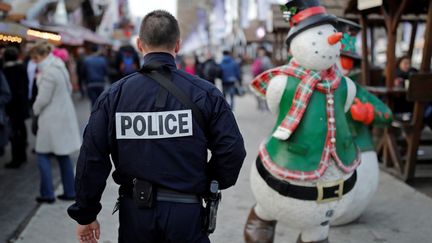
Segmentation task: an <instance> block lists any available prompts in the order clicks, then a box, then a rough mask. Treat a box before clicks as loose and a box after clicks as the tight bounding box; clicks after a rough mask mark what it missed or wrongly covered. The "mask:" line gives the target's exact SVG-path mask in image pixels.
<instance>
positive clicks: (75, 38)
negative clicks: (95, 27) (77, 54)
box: [21, 21, 112, 46]
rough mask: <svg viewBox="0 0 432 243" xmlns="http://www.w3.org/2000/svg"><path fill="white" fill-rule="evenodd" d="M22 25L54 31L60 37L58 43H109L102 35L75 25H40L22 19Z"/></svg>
mask: <svg viewBox="0 0 432 243" xmlns="http://www.w3.org/2000/svg"><path fill="white" fill-rule="evenodd" d="M21 23H23V24H24V25H26V26H28V27H29V28H32V29H38V30H45V31H48V32H51V33H56V34H58V35H59V36H60V37H61V40H60V43H61V44H63V45H70V46H79V45H82V44H83V43H84V42H85V41H86V42H90V43H94V44H99V45H111V44H112V43H111V41H110V40H108V39H107V38H104V37H103V36H100V35H98V34H96V33H95V32H93V31H91V30H89V29H87V28H85V27H82V26H75V25H64V26H62V25H40V24H38V23H34V22H28V21H22V22H21Z"/></svg>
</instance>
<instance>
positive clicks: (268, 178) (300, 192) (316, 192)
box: [256, 157, 357, 203]
mask: <svg viewBox="0 0 432 243" xmlns="http://www.w3.org/2000/svg"><path fill="white" fill-rule="evenodd" d="M256 167H257V170H258V173H259V174H260V176H261V177H262V178H263V179H264V181H265V182H266V183H267V185H268V186H269V187H271V188H273V189H274V190H275V191H277V192H278V193H279V194H281V195H283V196H286V197H292V198H296V199H300V200H308V201H317V203H324V202H331V201H337V200H340V199H341V198H342V196H343V195H345V194H347V193H348V192H350V191H351V189H353V187H354V185H355V183H356V180H357V173H356V171H354V172H353V174H352V175H351V176H350V177H349V178H348V179H346V180H345V181H344V180H337V181H334V182H326V183H319V182H318V183H317V185H316V186H299V185H294V184H291V183H289V182H287V181H283V180H280V179H278V178H276V177H274V176H273V175H272V174H270V172H268V171H267V170H266V168H265V167H264V165H263V164H262V161H261V159H260V157H258V158H257V160H256Z"/></svg>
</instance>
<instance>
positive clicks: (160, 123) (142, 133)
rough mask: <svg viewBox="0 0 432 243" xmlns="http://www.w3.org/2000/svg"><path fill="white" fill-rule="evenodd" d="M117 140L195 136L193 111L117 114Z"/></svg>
mask: <svg viewBox="0 0 432 243" xmlns="http://www.w3.org/2000/svg"><path fill="white" fill-rule="evenodd" d="M116 135H117V139H160V138H172V137H185V136H192V135H193V127H192V112H191V110H180V111H164V112H117V113H116Z"/></svg>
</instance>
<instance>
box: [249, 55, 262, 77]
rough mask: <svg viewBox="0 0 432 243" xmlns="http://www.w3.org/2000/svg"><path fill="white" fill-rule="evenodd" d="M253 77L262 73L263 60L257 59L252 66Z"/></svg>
mask: <svg viewBox="0 0 432 243" xmlns="http://www.w3.org/2000/svg"><path fill="white" fill-rule="evenodd" d="M251 69H252V74H253V76H257V75H258V74H260V73H261V72H262V60H261V58H256V59H255V61H254V62H253V63H252V66H251Z"/></svg>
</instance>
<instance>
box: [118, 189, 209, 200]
mask: <svg viewBox="0 0 432 243" xmlns="http://www.w3.org/2000/svg"><path fill="white" fill-rule="evenodd" d="M132 190H133V189H132V186H126V185H121V186H120V188H119V194H120V197H132V194H133V192H132ZM156 201H158V202H174V203H201V198H200V197H199V196H198V195H196V194H190V193H183V192H178V191H175V190H171V189H167V188H163V187H158V188H157V192H156Z"/></svg>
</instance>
